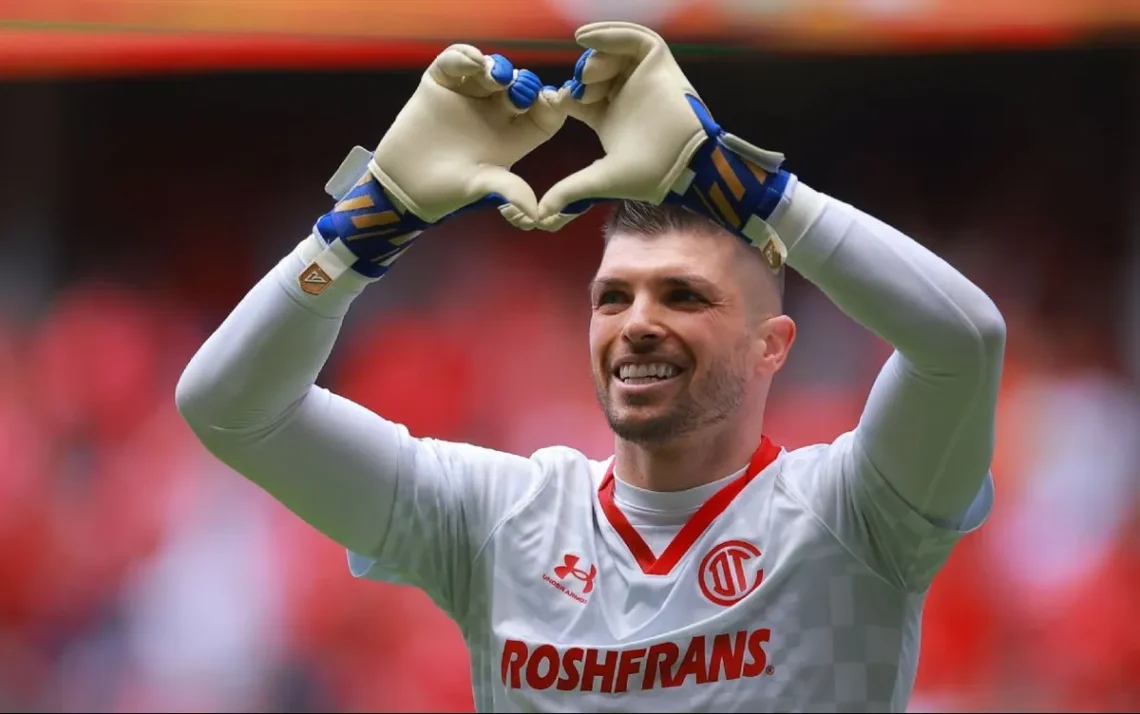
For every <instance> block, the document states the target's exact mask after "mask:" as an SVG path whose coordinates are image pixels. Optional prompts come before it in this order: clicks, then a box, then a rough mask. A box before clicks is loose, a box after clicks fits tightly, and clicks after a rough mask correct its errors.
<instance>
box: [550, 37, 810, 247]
mask: <svg viewBox="0 0 1140 714" xmlns="http://www.w3.org/2000/svg"><path fill="white" fill-rule="evenodd" d="M575 39H576V40H577V41H578V43H579V44H580V45H582V46H584V47H586V48H587V50H586V52H585V54H583V55H582V57H581V59H579V60H578V63H577V65H576V66H575V68H574V78H573V79H572V80H570V81H569V82H567V83H566V84H565V85H563V87H562V88H561V89H560V90H559V94H558V97H557V99H556V102H557V105H558V106H559V107H560V108H562V109H563V110H564V111H565V112H566V113H567V114H569V115H570V116H573V117H575V118H576V119H579V120H581V121H583V122H585V123H586V124H587V125H589V126H590V127H591V128H592V129H594V131H595V132H596V133H597V134H598V138H599V139H600V140H601V143H602V147H603V148H604V149H605V153H606V155H605V156H604V157H603V158H601V159H599V160H597V161H595V162H594V163H593V164H591V165H590V166H588V167H586V168H585V169H582V170H581V171H579V172H577V173H575V174H571V175H570V176H568V177H566V178H565V179H563V180H562V181H560V182H558V183H557V184H555V185H554V186H553V187H551V189H550V190H549V191H548V192H547V194H546V195H545V196H544V197H543V198H542V201H541V202H540V203H539V226H540V227H541V228H543V229H545V230H557V229H558V228H560V227H562V226H563V225H565V224H566V223H567V222H569V221H570V220H572V219H573V218H575V217H576V216H577V215H580V214H581V213H582V212H583V211H585V210H586V209H587V208H588V207H589V206H590V205H593V204H594V203H598V202H600V201H605V200H612V199H629V200H637V201H645V202H649V203H652V204H661V203H675V204H680V205H682V206H684V207H686V208H689V209H691V210H693V211H695V212H697V213H699V214H702V215H704V216H706V217H708V218H710V219H712V220H713V221H715V222H716V223H718V224H720V225H721V226H723V227H724V228H725V229H727V230H728V231H730V232H732V233H734V234H735V235H737V236H738V237H740V238H741V239H743V240H744V241H746V242H747V243H749V244H751V245H753V246H755V247H756V248H759V249H760V250H761V251H762V252H763V254H764V257H765V259H766V260H767V262H768V265H769V266H770V267H771V268H772V269H773V270H779V269H780V268H781V267H782V266H783V264H784V261H785V259H786V258H787V249H786V247H785V245H784V242H783V241H781V239H780V237H779V236H778V235H776V233H775V232H774V231H773V230H772V229H771V228H770V223H771V222H773V221H774V220H775V219H776V218H777V217H778V215H779V214H780V213H781V212H783V211H785V210H786V209H787V206H788V204H789V202H790V197H791V195H792V192H793V190H794V188H795V185H796V177H795V176H794V175H793V174H790V173H788V172H787V171H784V170H782V169H781V168H780V167H781V165H782V164H783V161H784V156H783V154H780V153H777V152H773V151H765V150H763V149H759V148H757V147H755V146H753V145H752V144H750V143H748V142H746V141H744V140H743V139H740V138H739V137H737V136H735V135H733V134H729V133H727V132H725V131H724V130H723V129H721V127H720V125H719V124H717V123H716V122H715V121H714V120H713V118H712V115H711V114H710V113H709V111H708V109H707V108H706V107H705V105H704V103H703V102H702V101H701V99H700V97H699V95H698V94H697V92H696V90H695V89H693V86H692V85H691V84H690V83H689V80H688V79H687V78H686V77H685V74H684V73H683V72H682V71H681V68H680V67H679V66H678V65H677V61H676V60H675V59H674V58H673V55H672V53H671V52H670V51H669V47H668V45H667V44H666V43H665V41H664V40H663V39H662V38H661V37H660V36H659V35H658V34H657V33H655V32H653V31H652V30H650V29H648V28H646V27H642V26H640V25H636V24H634V23H629V22H599V23H593V24H589V25H585V26H584V27H581V28H579V29H578V31H577V32H576V33H575ZM796 237H798V236H796Z"/></svg>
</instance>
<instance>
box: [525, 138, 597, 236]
mask: <svg viewBox="0 0 1140 714" xmlns="http://www.w3.org/2000/svg"><path fill="white" fill-rule="evenodd" d="M609 159H610V157H608V156H606V157H603V158H601V159H598V160H597V161H595V162H594V163H592V164H590V165H589V166H587V167H586V168H584V169H582V170H580V171H576V172H574V173H572V174H570V175H569V176H567V177H566V178H564V179H562V180H561V181H559V182H558V183H556V184H554V185H553V186H551V187H550V190H549V191H547V192H546V195H544V196H543V197H542V201H540V202H539V204H538V227H539V228H542V229H543V230H548V231H555V230H558V229H559V228H561V227H562V226H564V225H566V224H567V223H569V222H570V221H572V220H573V219H575V218H577V217H578V216H580V215H582V214H583V213H585V212H586V210H587V209H588V208H589V207H590V206H592V205H594V204H595V203H601V202H602V201H604V200H606V199H608V198H611V197H610V196H607V193H609V192H610V191H609V188H610V184H611V183H612V180H613V179H612V174H613V167H612V165H611V164H612V162H611V161H610V160H609Z"/></svg>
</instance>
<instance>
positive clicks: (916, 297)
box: [777, 184, 1005, 547]
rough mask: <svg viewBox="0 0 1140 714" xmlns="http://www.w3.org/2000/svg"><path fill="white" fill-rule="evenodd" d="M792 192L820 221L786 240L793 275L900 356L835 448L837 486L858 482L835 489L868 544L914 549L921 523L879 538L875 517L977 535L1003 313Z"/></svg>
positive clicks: (893, 238) (893, 239)
mask: <svg viewBox="0 0 1140 714" xmlns="http://www.w3.org/2000/svg"><path fill="white" fill-rule="evenodd" d="M796 191H797V194H796V196H795V197H794V198H793V205H794V203H795V200H797V199H798V194H799V192H800V191H804V192H805V193H807V196H808V199H807V202H813V201H814V202H815V203H816V206H817V210H816V212H815V214H814V216H813V218H812V220H810V221H803V222H802V223H801V225H805V226H806V230H804V231H803V232H802V233H801V234H800V235H799V236H795V235H792V236H790V238H792V240H791V241H789V243H790V245H789V253H788V264H789V265H790V266H791V267H793V268H795V269H796V270H797V272H799V273H801V274H802V275H803V276H804V277H805V278H807V279H808V280H809V281H810V282H812V283H813V284H815V285H816V286H817V287H819V288H820V290H822V291H823V292H824V293H825V294H826V295H827V296H828V297H829V298H830V299H831V300H832V301H833V302H834V303H835V304H836V305H837V306H838V307H839V308H840V309H841V310H842V311H843V312H844V313H846V314H847V315H848V316H849V317H851V318H852V319H853V320H855V321H856V322H858V323H859V324H861V325H862V326H864V327H865V328H867V329H868V330H870V331H872V332H873V333H875V334H876V335H878V336H879V337H881V338H882V339H884V340H886V341H887V342H889V343H890V344H891V345H892V346H893V347H894V348H895V351H894V353H893V354H892V355H891V357H890V358H889V359H888V360H887V362H886V364H885V365H884V366H883V368H882V370H881V372H880V373H879V375H878V378H877V379H876V380H875V384H874V386H873V387H872V389H871V393H870V395H869V397H868V399H867V404H866V407H865V409H864V411H863V414H862V417H861V418H860V420H859V423H858V425H857V426H856V428H855V430H854V432H853V433H852V434H851V435H850V438H843V439H840V440H837V441H836V442H835V443H834V444H833V445H832V446H831V448H832V449H834V450H837V451H838V452H839V453H835V454H833V455H832V457H831V458H829V459H828V462H829V463H831V464H832V465H834V467H835V469H834V470H833V471H832V473H833V474H834V477H835V478H836V479H838V480H839V481H840V482H850V483H839V484H835V486H836V487H837V488H840V489H841V490H842V491H843V492H844V493H846V495H847V496H848V497H849V498H851V499H854V500H855V501H856V502H857V503H860V504H862V506H861V507H862V508H863V510H864V511H865V513H864V516H865V517H866V518H868V519H870V520H868V521H867V523H866V524H865V526H866V528H865V531H866V537H868V538H880V539H884V538H887V537H888V532H889V533H890V535H891V537H894V538H899V537H901V538H909V539H912V540H913V539H914V538H915V537H916V534H915V532H914V531H915V530H916V528H918V525H917V524H916V523H911V524H910V525H911V527H908V528H902V529H900V528H897V527H894V528H891V527H888V524H886V523H880V524H879V525H880V526H882V527H881V528H880V529H879V531H878V532H875V529H876V521H875V518H876V517H878V516H876V511H883V512H886V511H889V513H890V516H889V518H890V519H891V520H892V521H893V522H897V521H898V520H899V519H901V518H903V516H904V514H903V513H902V512H901V511H900V508H905V509H907V510H910V511H913V514H914V516H915V517H917V518H918V519H920V520H921V521H923V522H925V523H927V524H928V525H929V527H930V528H932V529H939V528H941V529H943V530H945V531H946V532H947V533H957V532H959V531H961V530H963V529H964V530H969V529H970V528H971V527H975V526H976V525H977V524H978V522H979V521H978V519H979V518H982V517H983V516H984V513H985V512H988V503H989V500H990V499H991V498H992V483H991V481H990V475H989V468H990V463H991V461H992V459H993V452H994V423H995V417H996V404H997V394H998V385H999V382H1000V379H1001V368H1002V360H1003V357H1004V351H1005V323H1004V321H1003V319H1002V316H1001V313H1000V312H999V311H998V309H997V307H996V306H995V305H994V304H993V302H992V301H991V300H990V298H989V297H988V296H986V294H985V293H984V292H983V291H982V290H981V289H979V288H978V287H977V286H975V285H974V284H973V283H971V282H970V281H969V280H968V279H967V278H966V277H965V276H963V275H962V274H961V273H959V272H958V271H957V270H955V269H954V268H953V267H951V266H950V265H949V264H947V263H946V262H945V261H943V260H942V259H941V258H939V257H938V256H936V255H935V254H934V253H932V252H930V251H929V250H927V249H926V248H925V247H923V246H922V245H920V244H919V243H917V242H916V241H914V240H912V239H911V238H909V237H907V236H905V235H903V234H902V233H901V232H899V231H898V230H896V229H894V228H892V227H890V226H888V225H887V224H885V223H883V222H882V221H879V220H877V219H875V218H873V217H871V216H869V215H867V214H865V213H863V212H861V211H859V210H857V209H855V208H853V207H852V206H849V205H847V204H845V203H843V202H841V201H837V200H835V199H832V198H829V197H825V196H822V194H818V193H816V192H814V191H812V190H811V189H810V188H808V187H806V186H804V185H802V184H801V185H799V186H798V187H797V189H796ZM777 232H779V227H777ZM799 232H800V231H798V230H797V231H793V233H799ZM882 515H883V513H879V516H882ZM880 520H881V519H880ZM895 525H896V526H897V523H895ZM887 547H890V546H889V544H887ZM900 547H901V546H900Z"/></svg>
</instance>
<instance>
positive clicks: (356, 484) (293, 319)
mask: <svg viewBox="0 0 1140 714" xmlns="http://www.w3.org/2000/svg"><path fill="white" fill-rule="evenodd" d="M540 89H541V83H540V82H538V80H537V77H534V75H532V74H530V73H527V72H526V71H525V70H524V71H522V72H515V71H514V69H513V68H512V67H511V66H510V65H509V63H507V62H506V61H505V60H504V59H502V58H492V57H484V56H483V55H482V54H481V53H479V52H478V50H476V49H475V48H473V47H465V46H460V47H452V48H449V49H448V50H447V51H445V52H444V53H443V54H441V55H440V56H439V57H438V58H437V59H436V61H435V62H434V63H433V64H432V66H431V67H430V68H429V69H428V71H427V72H426V73H425V74H424V77H423V80H422V81H421V83H420V86H419V88H418V89H417V91H416V93H415V94H414V95H413V97H412V99H411V100H410V101H409V102H408V104H407V105H406V106H405V107H404V109H403V111H401V113H400V115H399V116H398V117H397V118H396V121H395V122H394V123H393V125H392V127H391V128H390V129H389V130H388V132H387V133H386V134H385V136H384V138H383V140H382V141H381V143H380V145H379V147H378V148H377V150H376V151H375V153H374V154H370V153H369V152H366V151H364V150H362V149H359V150H355V151H354V153H353V154H351V155H350V159H349V160H348V161H346V163H345V165H344V166H342V167H341V171H339V172H338V174H337V176H336V177H334V180H333V181H331V182H330V187H329V190H330V193H333V194H334V196H335V197H336V198H337V201H338V202H337V204H336V206H335V207H334V208H333V210H332V211H330V212H329V213H328V214H325V215H324V216H322V217H321V218H320V219H319V220H318V221H317V224H316V226H315V228H314V230H313V233H312V235H310V236H309V238H307V239H306V240H304V241H303V242H302V243H301V244H300V245H299V246H298V247H297V249H296V250H295V251H293V252H292V253H291V254H289V255H288V256H286V257H285V258H284V259H283V260H282V261H281V262H280V263H279V264H278V265H277V266H276V267H275V268H274V269H273V270H272V271H271V272H270V273H269V274H268V275H266V276H265V277H264V278H263V279H262V280H261V281H260V282H258V283H257V285H256V286H254V288H253V289H252V290H251V291H250V292H249V294H248V295H246V297H245V298H244V299H243V300H242V301H241V303H240V304H239V305H238V306H237V307H236V308H235V309H234V311H233V312H232V313H231V314H230V315H229V316H228V317H227V318H226V320H225V321H224V322H223V323H222V325H221V326H220V327H219V328H218V329H217V331H216V332H215V333H214V334H213V335H211V336H210V338H209V339H208V340H206V342H205V344H203V346H202V347H201V348H200V349H199V351H198V353H197V354H196V355H195V356H194V357H193V359H192V360H191V362H190V364H189V365H188V366H187V367H186V370H185V372H184V373H183V375H182V378H181V380H180V381H179V383H178V387H177V392H176V399H177V403H178V407H179V410H180V411H181V413H182V415H183V416H184V418H185V419H186V421H187V423H188V424H189V425H190V427H191V428H192V429H193V430H194V433H195V434H196V435H197V436H198V438H199V439H200V440H201V442H202V443H203V444H204V445H205V446H206V448H208V449H209V450H210V451H211V452H212V453H213V454H215V455H216V456H217V457H218V458H219V459H221V460H222V461H224V462H225V463H226V464H228V465H230V466H231V467H233V468H234V469H235V470H236V471H238V472H239V473H241V474H242V475H244V476H245V477H247V478H249V479H250V480H251V481H253V482H255V483H257V484H258V485H259V486H261V487H262V488H263V489H265V490H266V491H267V492H268V493H269V494H270V495H272V496H273V497H274V498H276V499H277V500H278V501H280V502H281V503H282V504H284V505H285V506H286V507H287V508H289V509H290V510H291V511H293V512H294V513H296V514H297V515H298V516H300V517H301V518H302V519H304V520H305V521H307V522H308V523H310V524H311V525H313V526H314V527H315V528H317V529H318V530H320V531H321V532H322V533H325V534H326V535H328V536H329V537H331V538H332V539H334V540H336V541H337V542H338V543H340V544H342V545H344V546H345V547H346V548H348V549H350V550H351V551H353V552H355V553H356V554H358V555H359V556H361V557H362V558H363V559H365V560H367V561H370V562H372V563H373V564H374V566H375V567H374V568H373V575H375V576H378V577H381V578H383V579H388V580H393V581H397V582H404V583H408V584H413V585H418V586H420V587H421V588H422V589H424V590H426V591H427V592H428V593H429V594H430V595H431V596H432V597H433V598H434V599H435V600H436V602H438V603H439V604H440V605H441V606H443V607H444V608H445V609H446V610H448V611H449V612H451V613H452V614H453V616H456V617H458V616H459V615H461V613H460V612H458V611H457V609H456V608H457V607H459V603H462V602H465V601H466V600H467V598H466V597H464V593H463V588H464V587H465V585H466V584H467V580H468V579H467V577H466V574H467V567H468V566H469V565H470V563H471V560H472V559H473V557H474V554H475V553H476V552H477V551H478V549H479V547H480V546H481V545H482V543H483V542H484V541H485V539H486V538H487V537H489V535H490V533H491V532H492V530H493V529H494V527H495V526H496V524H497V523H498V522H500V521H501V519H502V518H503V517H504V516H505V514H507V513H508V512H509V511H510V509H511V508H512V507H513V505H514V504H516V503H519V502H520V501H522V500H524V499H525V498H526V497H527V495H528V494H530V493H533V492H534V490H535V489H537V488H539V487H540V486H541V483H542V472H541V469H540V468H539V467H538V466H537V465H536V463H535V462H534V461H533V460H530V459H526V458H522V457H518V456H512V455H508V454H502V453H497V452H493V451H490V450H486V449H480V448H477V447H474V446H470V445H464V444H450V443H442V442H438V441H434V440H431V439H416V438H413V437H412V436H411V435H410V434H409V433H408V432H407V430H406V429H405V428H403V427H402V426H400V425H397V424H394V423H392V422H389V421H386V420H385V419H383V418H382V417H380V416H378V415H376V414H373V413H371V412H369V411H367V410H366V409H364V408H362V407H361V406H359V405H357V404H354V403H352V402H350V401H348V400H346V399H344V398H342V397H339V396H337V395H335V394H331V393H329V392H328V391H327V390H325V389H322V388H319V387H317V386H315V380H316V378H317V376H318V374H319V373H320V371H321V369H322V368H323V366H324V364H325V361H326V359H327V358H328V356H329V354H330V352H331V351H332V348H333V344H334V342H335V340H336V336H337V334H338V332H339V330H340V327H341V324H342V320H343V316H344V315H345V313H346V312H347V310H348V308H349V306H350V305H351V303H352V300H353V298H354V297H355V296H356V295H358V294H359V293H360V292H361V291H362V290H363V289H365V287H366V286H367V285H368V284H369V283H370V282H373V281H376V280H379V279H380V278H381V277H382V276H383V274H384V273H385V272H386V271H387V269H388V267H389V266H390V265H391V264H392V262H393V261H394V260H395V259H396V258H397V257H398V256H399V255H401V254H402V253H403V252H404V251H405V250H406V249H407V248H408V247H409V246H410V245H411V244H412V242H413V240H414V239H415V238H416V236H417V235H419V233H420V232H421V231H423V230H424V229H426V228H429V227H430V226H432V225H434V224H436V223H438V222H440V221H442V220H444V219H446V218H447V217H449V216H452V215H455V214H456V213H458V212H459V211H461V210H466V209H468V208H472V207H477V206H480V205H492V206H496V207H498V208H499V210H500V211H501V212H502V213H503V215H504V216H506V217H507V218H508V219H509V220H511V221H512V222H515V223H516V224H525V222H526V221H527V220H530V218H529V217H530V216H532V215H533V211H534V210H535V206H534V204H535V199H534V196H533V193H532V192H531V191H530V189H529V187H526V184H525V183H523V182H522V181H521V179H518V177H517V176H514V174H511V173H510V171H509V167H510V166H511V165H512V164H513V163H514V162H515V161H517V160H518V159H519V158H521V157H522V156H523V155H525V154H526V153H527V152H528V151H530V150H531V149H533V148H535V147H536V146H538V145H539V144H540V143H542V141H544V140H545V139H546V138H548V137H549V135H550V134H551V133H552V132H553V131H554V130H556V129H557V125H558V123H560V122H559V121H558V119H557V116H556V114H554V113H539V112H541V111H542V110H539V112H536V114H535V115H533V116H532V115H531V114H530V111H531V110H532V109H534V106H533V105H535V104H536V103H541V102H536V100H538V99H539V92H540ZM544 109H548V107H544ZM440 167H443V168H445V169H446V171H440Z"/></svg>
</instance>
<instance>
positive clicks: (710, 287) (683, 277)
mask: <svg viewBox="0 0 1140 714" xmlns="http://www.w3.org/2000/svg"><path fill="white" fill-rule="evenodd" d="M654 282H658V283H661V284H663V285H666V286H668V287H673V288H685V289H688V290H693V291H695V292H716V290H717V287H716V283H714V282H712V281H711V280H707V279H705V278H702V277H701V276H699V275H691V274H680V275H667V276H665V277H663V278H657V279H656V280H655V281H654ZM628 287H629V281H628V280H623V279H622V278H617V277H608V276H602V277H599V278H595V279H594V280H591V281H590V285H589V288H590V293H591V294H593V293H594V292H595V291H596V290H605V289H613V288H628Z"/></svg>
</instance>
